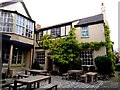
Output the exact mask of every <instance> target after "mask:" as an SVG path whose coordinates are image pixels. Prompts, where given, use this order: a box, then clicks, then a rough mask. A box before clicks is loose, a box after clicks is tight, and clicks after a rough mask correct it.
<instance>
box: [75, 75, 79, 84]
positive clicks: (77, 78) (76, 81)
mask: <svg viewBox="0 0 120 90" xmlns="http://www.w3.org/2000/svg"><path fill="white" fill-rule="evenodd" d="M78 75H79V74H78V73H76V77H75V78H76V82H77V81H78Z"/></svg>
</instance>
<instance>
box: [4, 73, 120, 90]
mask: <svg viewBox="0 0 120 90" xmlns="http://www.w3.org/2000/svg"><path fill="white" fill-rule="evenodd" d="M43 83H45V82H43ZM51 83H53V84H57V88H58V89H60V90H63V89H65V90H79V89H90V90H101V89H102V90H105V89H111V90H113V89H117V90H119V89H120V87H119V86H120V72H115V77H111V78H109V79H108V80H98V81H97V82H94V83H90V82H88V83H84V82H81V81H78V82H76V80H66V79H62V76H59V75H51ZM8 89H9V88H8V87H5V88H3V89H2V90H8ZM24 89H25V86H22V87H20V88H19V89H18V90H24Z"/></svg>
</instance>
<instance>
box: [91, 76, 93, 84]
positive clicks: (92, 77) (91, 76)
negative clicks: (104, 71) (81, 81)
mask: <svg viewBox="0 0 120 90" xmlns="http://www.w3.org/2000/svg"><path fill="white" fill-rule="evenodd" d="M91 83H93V75H92V76H91Z"/></svg>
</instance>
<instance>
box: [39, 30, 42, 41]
mask: <svg viewBox="0 0 120 90" xmlns="http://www.w3.org/2000/svg"><path fill="white" fill-rule="evenodd" d="M42 37H43V31H42V32H39V35H38V39H39V40H40V39H41V38H42Z"/></svg>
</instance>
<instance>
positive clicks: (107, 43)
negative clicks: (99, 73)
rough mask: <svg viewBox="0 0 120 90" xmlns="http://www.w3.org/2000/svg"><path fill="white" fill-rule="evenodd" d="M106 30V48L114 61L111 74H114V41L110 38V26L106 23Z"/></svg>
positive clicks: (113, 61)
mask: <svg viewBox="0 0 120 90" xmlns="http://www.w3.org/2000/svg"><path fill="white" fill-rule="evenodd" d="M104 30H105V41H106V49H107V56H108V57H110V58H111V61H112V67H111V68H112V73H111V75H113V74H114V70H115V59H116V58H115V54H114V53H113V51H112V47H113V45H112V41H111V40H110V28H109V26H108V25H106V24H104Z"/></svg>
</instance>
